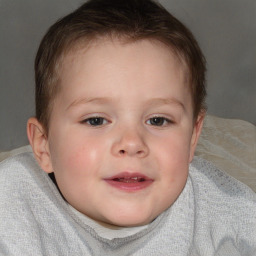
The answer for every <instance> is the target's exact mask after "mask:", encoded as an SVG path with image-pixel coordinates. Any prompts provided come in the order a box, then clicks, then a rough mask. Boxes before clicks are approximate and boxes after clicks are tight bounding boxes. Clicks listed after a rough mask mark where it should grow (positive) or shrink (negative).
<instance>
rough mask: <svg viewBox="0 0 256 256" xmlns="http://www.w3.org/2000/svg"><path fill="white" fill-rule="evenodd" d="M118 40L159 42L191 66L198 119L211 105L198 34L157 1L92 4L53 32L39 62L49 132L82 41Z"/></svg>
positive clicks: (39, 105) (39, 112)
mask: <svg viewBox="0 0 256 256" xmlns="http://www.w3.org/2000/svg"><path fill="white" fill-rule="evenodd" d="M104 36H114V37H117V38H125V39H127V40H128V41H129V40H130V41H137V40H142V39H150V40H157V41H160V42H162V43H164V44H165V45H167V46H169V47H170V48H171V49H172V50H173V51H174V52H175V53H176V54H177V56H179V57H181V58H182V59H183V61H185V63H186V65H187V68H188V73H189V84H190V87H191V94H192V100H193V108H194V109H193V110H194V118H196V117H197V116H198V114H199V113H200V112H201V111H204V110H205V109H206V106H205V97H206V89H205V71H206V68H205V58H204V56H203V54H202V52H201V50H200V48H199V46H198V43H197V42H196V40H195V39H194V37H193V35H192V33H191V32H190V31H189V30H188V29H187V28H186V27H185V26H184V25H183V24H182V23H181V22H180V21H178V20H177V19H176V18H175V17H173V16H172V15H171V14H170V13H169V12H168V11H167V10H166V9H165V8H164V7H162V6H161V5H160V4H159V3H156V2H154V1H153V0H125V1H120V0H90V1H88V2H86V3H85V4H83V5H82V6H81V7H80V8H78V9H77V10H76V11H74V12H72V13H71V14H69V15H67V16H65V17H64V18H62V19H60V20H59V21H57V22H56V23H55V24H54V25H52V26H51V27H50V29H49V30H48V32H47V33H46V35H45V36H44V38H43V40H42V41H41V44H40V46H39V49H38V52H37V56H36V60H35V82H36V117H37V119H38V120H39V122H41V124H42V125H43V126H44V128H45V129H46V132H47V131H48V128H49V120H50V113H51V109H52V106H53V100H54V97H55V96H56V94H57V92H58V90H59V88H60V86H59V84H58V80H59V76H58V69H59V66H60V64H61V59H62V58H63V57H64V56H65V54H66V53H67V52H68V51H69V50H70V49H72V47H74V45H76V44H77V43H78V42H88V41H92V40H95V39H96V38H98V37H104Z"/></svg>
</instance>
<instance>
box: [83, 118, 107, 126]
mask: <svg viewBox="0 0 256 256" xmlns="http://www.w3.org/2000/svg"><path fill="white" fill-rule="evenodd" d="M82 123H85V124H88V125H90V126H100V125H104V124H107V123H108V121H107V120H106V119H105V118H103V117H90V118H87V119H85V120H83V121H82Z"/></svg>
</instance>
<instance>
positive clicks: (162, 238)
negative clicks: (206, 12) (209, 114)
mask: <svg viewBox="0 0 256 256" xmlns="http://www.w3.org/2000/svg"><path fill="white" fill-rule="evenodd" d="M35 75H36V118H30V119H29V121H28V128H27V131H28V138H29V141H30V144H31V146H32V148H33V152H34V156H32V154H30V153H25V154H21V155H18V156H16V157H13V158H10V159H8V160H6V161H4V162H2V163H1V166H0V170H1V180H0V188H1V193H0V194H1V196H0V205H1V210H0V211H1V212H0V218H1V223H0V233H1V238H0V245H1V246H0V252H1V255H62V256H63V255H72V256H74V255H122V256H123V255H144V256H145V255H154V256H156V255H173V256H174V255H175V256H178V255H196V256H200V255H205V256H211V255H243V256H245V255H256V217H255V216H256V197H255V194H254V193H253V192H252V191H251V190H250V189H249V188H247V187H246V186H245V185H243V184H241V183H240V182H238V181H236V180H234V179H233V178H231V177H228V176H227V175H226V174H224V173H222V172H221V171H219V170H217V169H216V168H215V167H214V166H213V165H211V164H210V163H208V162H206V161H204V160H202V159H198V158H196V159H194V160H193V155H194V151H195V147H196V144H197V141H198V138H199V135H200V132H201V129H202V124H203V118H204V115H205V109H206V108H205V103H204V102H205V94H206V93H205V78H204V76H205V61H204V57H203V55H202V53H201V51H200V49H199V47H198V45H197V43H196V41H195V39H194V38H193V36H192V35H191V33H190V32H189V31H188V30H187V29H186V28H185V27H184V26H183V25H182V24H181V23H180V22H179V21H178V20H176V19H175V18H174V17H173V16H171V15H170V14H169V13H168V12H167V11H166V10H165V9H164V8H163V7H161V6H160V5H159V4H157V3H155V2H153V1H151V0H126V1H118V0H110V1H106V0H91V1H88V2H87V3H85V4H84V5H83V6H81V7H80V8H79V9H78V10H76V11H75V12H73V13H71V14H70V15H68V16H66V17H64V18H63V19H61V20H60V21H58V22H57V23H56V24H54V25H53V26H52V27H51V28H50V30H49V31H48V32H47V34H46V35H45V37H44V38H43V40H42V42H41V45H40V47H39V50H38V54H37V57H36V61H35ZM192 160H193V162H192ZM191 162H192V163H191ZM190 163H191V164H190ZM39 166H40V167H39ZM43 171H44V172H43Z"/></svg>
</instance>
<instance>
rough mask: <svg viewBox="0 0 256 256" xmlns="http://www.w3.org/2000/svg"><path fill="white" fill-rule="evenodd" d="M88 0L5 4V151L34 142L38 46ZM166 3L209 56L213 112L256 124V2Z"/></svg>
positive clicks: (1, 63)
mask: <svg viewBox="0 0 256 256" xmlns="http://www.w3.org/2000/svg"><path fill="white" fill-rule="evenodd" d="M120 1H122V0H120ZM82 2H83V1H82V0H0V37H1V39H0V151H1V150H2V151H3V150H9V149H13V148H15V147H18V146H22V145H25V144H27V143H28V141H27V138H26V121H27V119H28V118H29V117H30V116H32V115H33V114H34V77H33V61H34V57H35V53H36V50H37V47H38V45H39V42H40V40H41V38H42V36H43V35H44V33H45V32H46V30H47V28H48V27H49V26H50V25H51V24H52V23H53V22H55V21H56V20H57V19H58V18H60V17H62V16H63V15H65V14H67V13H69V12H70V11H72V10H73V9H75V8H76V7H78V6H79V5H80V4H81V3H82ZM160 2H161V3H162V4H163V5H164V6H166V7H167V9H169V11H170V12H171V13H173V14H174V15H175V16H176V17H177V18H179V19H180V20H181V21H183V22H184V23H185V24H186V25H187V26H188V27H189V28H190V29H191V30H192V32H193V33H194V35H195V36H196V38H197V39H198V41H199V44H200V46H201V48H202V49H203V52H204V54H205V56H206V58H207V62H208V74H207V80H208V99H207V103H208V109H209V111H208V113H209V114H214V115H217V116H220V117H225V118H237V119H243V120H247V121H249V122H251V123H253V124H256V72H255V71H256V70H255V67H256V1H255V0H208V1H206V0H162V1H160Z"/></svg>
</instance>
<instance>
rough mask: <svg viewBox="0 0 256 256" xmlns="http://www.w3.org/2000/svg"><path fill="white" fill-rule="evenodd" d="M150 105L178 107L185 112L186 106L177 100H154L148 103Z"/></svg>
mask: <svg viewBox="0 0 256 256" xmlns="http://www.w3.org/2000/svg"><path fill="white" fill-rule="evenodd" d="M147 103H148V104H149V105H173V104H175V105H177V106H178V107H181V108H182V109H183V110H185V106H184V104H183V103H182V102H181V101H180V100H178V99H176V98H153V99H150V100H149V101H148V102H147Z"/></svg>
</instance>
